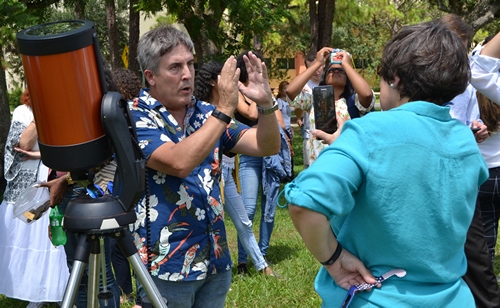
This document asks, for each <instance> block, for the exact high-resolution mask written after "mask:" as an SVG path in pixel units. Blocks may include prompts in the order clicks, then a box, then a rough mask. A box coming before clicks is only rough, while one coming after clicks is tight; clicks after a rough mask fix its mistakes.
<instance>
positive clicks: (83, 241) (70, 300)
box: [61, 233, 91, 308]
mask: <svg viewBox="0 0 500 308" xmlns="http://www.w3.org/2000/svg"><path fill="white" fill-rule="evenodd" d="M90 246H91V243H90V241H88V235H87V234H85V233H81V234H80V235H79V237H78V245H77V247H76V250H75V261H74V262H73V268H72V269H71V274H70V276H69V280H68V283H67V284H66V290H65V291H64V297H63V302H62V304H61V308H73V305H74V304H75V300H76V296H77V295H78V290H79V288H80V282H81V281H82V276H83V273H84V271H85V267H86V265H87V263H88V258H89V254H90Z"/></svg>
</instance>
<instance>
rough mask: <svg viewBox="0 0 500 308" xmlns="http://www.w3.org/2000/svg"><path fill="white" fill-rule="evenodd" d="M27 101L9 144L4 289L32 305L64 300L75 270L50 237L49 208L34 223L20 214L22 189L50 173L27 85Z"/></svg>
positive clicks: (1, 251)
mask: <svg viewBox="0 0 500 308" xmlns="http://www.w3.org/2000/svg"><path fill="white" fill-rule="evenodd" d="M21 102H22V103H23V105H20V106H18V107H17V108H16V109H15V110H14V114H13V116H12V122H11V126H10V130H9V135H8V137H7V142H6V144H5V158H4V166H5V171H4V175H5V179H6V180H7V188H6V189H5V193H4V196H3V201H2V204H1V205H0V219H1V222H0V273H1V278H0V294H4V295H5V296H7V297H10V298H16V299H20V300H25V301H30V304H29V305H28V307H30V308H31V307H41V306H42V304H43V302H59V301H61V300H62V298H63V295H64V290H65V288H66V283H67V281H68V277H69V271H68V268H67V267H66V255H65V253H64V249H63V247H62V246H58V247H54V246H53V245H52V243H51V242H50V239H49V237H48V229H47V226H48V225H49V215H48V214H45V215H43V216H42V217H41V218H39V219H38V220H36V221H34V222H32V223H30V224H26V223H24V222H23V221H21V220H20V219H17V218H15V217H14V204H15V202H16V200H17V198H18V197H19V195H20V194H21V193H22V192H23V191H24V189H26V188H27V187H28V186H30V185H31V184H33V183H34V182H42V181H47V176H48V173H49V172H48V168H47V167H46V166H44V165H43V163H42V162H41V160H40V152H39V148H38V141H37V131H36V125H35V120H34V118H33V111H32V109H31V101H30V97H29V93H28V90H27V89H26V90H25V92H24V93H23V95H22V96H21Z"/></svg>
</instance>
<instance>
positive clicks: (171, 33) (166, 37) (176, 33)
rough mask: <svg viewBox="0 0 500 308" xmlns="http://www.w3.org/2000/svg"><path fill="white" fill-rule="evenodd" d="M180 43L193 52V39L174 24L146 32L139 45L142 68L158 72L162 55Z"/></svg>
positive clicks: (138, 58) (138, 56) (139, 59)
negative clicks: (173, 25)
mask: <svg viewBox="0 0 500 308" xmlns="http://www.w3.org/2000/svg"><path fill="white" fill-rule="evenodd" d="M179 44H182V45H184V46H186V47H187V48H188V49H189V50H190V51H191V52H193V49H194V46H193V41H191V39H190V38H189V36H188V35H187V34H185V33H184V32H182V31H180V30H177V29H176V28H174V27H172V26H162V27H159V28H156V29H153V30H150V31H148V32H146V33H145V34H144V35H143V36H142V37H141V39H140V40H139V45H138V47H137V60H138V61H139V65H140V66H141V70H142V71H143V72H144V71H145V70H150V71H152V72H153V73H155V74H157V73H158V66H159V64H160V59H161V57H162V56H163V55H164V54H166V53H167V52H169V51H170V50H172V49H174V48H175V47H177V45H179Z"/></svg>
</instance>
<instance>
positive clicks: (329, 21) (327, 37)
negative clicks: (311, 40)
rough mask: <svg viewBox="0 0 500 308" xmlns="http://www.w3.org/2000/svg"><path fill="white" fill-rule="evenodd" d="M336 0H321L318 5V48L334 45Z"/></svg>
mask: <svg viewBox="0 0 500 308" xmlns="http://www.w3.org/2000/svg"><path fill="white" fill-rule="evenodd" d="M334 14H335V0H319V5H318V49H321V48H323V47H325V46H330V47H334V46H331V45H332V28H333V16H334Z"/></svg>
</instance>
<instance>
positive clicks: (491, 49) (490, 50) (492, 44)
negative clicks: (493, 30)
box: [481, 32, 500, 59]
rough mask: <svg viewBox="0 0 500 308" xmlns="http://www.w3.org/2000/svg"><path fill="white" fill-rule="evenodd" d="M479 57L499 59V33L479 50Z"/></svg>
mask: <svg viewBox="0 0 500 308" xmlns="http://www.w3.org/2000/svg"><path fill="white" fill-rule="evenodd" d="M481 55H483V56H489V57H492V58H497V59H499V58H500V32H499V33H497V34H496V35H495V36H494V37H493V38H492V39H491V40H490V41H489V42H488V43H487V44H486V45H484V47H483V49H482V50H481Z"/></svg>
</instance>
